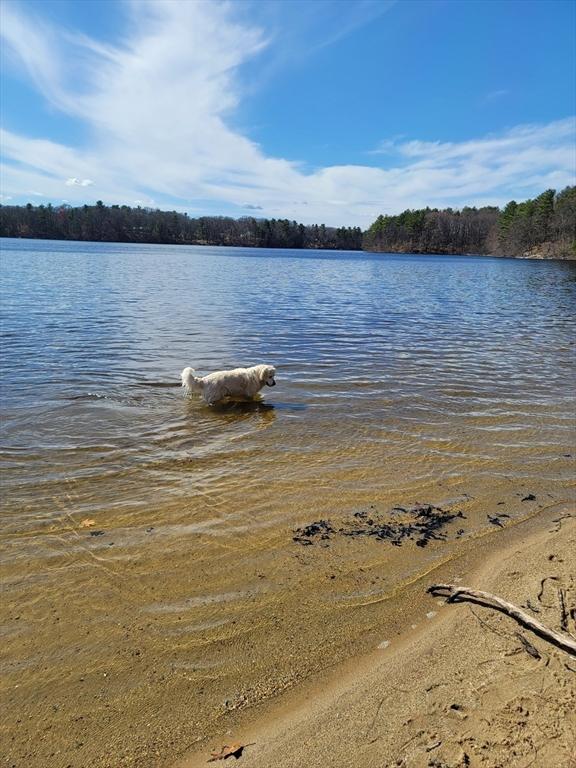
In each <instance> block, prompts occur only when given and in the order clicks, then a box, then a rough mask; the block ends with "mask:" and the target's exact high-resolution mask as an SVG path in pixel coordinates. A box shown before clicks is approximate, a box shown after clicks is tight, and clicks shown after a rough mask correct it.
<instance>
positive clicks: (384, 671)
mask: <svg viewBox="0 0 576 768" xmlns="http://www.w3.org/2000/svg"><path fill="white" fill-rule="evenodd" d="M490 544H492V540H491V541H490V542H485V543H481V544H480V545H479V547H478V549H477V550H476V552H475V553H473V554H470V555H469V556H466V557H463V558H458V559H457V560H454V561H452V562H451V563H449V564H447V565H445V566H441V567H440V568H438V569H436V570H435V571H434V573H430V574H428V575H427V576H426V577H424V578H422V579H420V580H419V581H418V584H417V585H416V588H415V589H414V590H413V593H414V595H416V594H418V597H416V599H415V600H411V599H409V598H410V596H409V595H408V596H406V600H405V610H406V612H407V613H408V614H409V615H410V617H411V620H412V621H413V624H412V629H408V631H405V632H403V633H401V634H400V635H399V636H396V637H395V636H393V635H391V634H389V633H388V632H387V629H386V626H383V627H382V640H383V642H382V643H381V646H379V647H378V648H376V649H375V650H374V651H373V652H371V653H369V654H368V655H367V656H364V657H362V658H356V659H353V660H351V661H349V662H348V663H346V664H344V665H343V666H342V667H339V668H338V669H336V670H334V671H332V672H330V673H328V674H326V675H324V676H321V677H319V678H317V679H316V680H314V681H313V682H312V683H310V684H307V685H305V686H303V687H302V688H301V689H300V690H299V691H297V692H295V693H294V692H292V693H288V694H287V695H286V696H285V697H284V698H283V699H280V700H279V701H277V702H275V703H272V704H270V705H268V708H267V709H263V711H262V713H261V714H260V715H259V716H257V717H256V719H254V717H251V716H250V713H247V714H246V715H245V716H244V717H243V718H241V719H238V721H237V722H236V723H235V724H234V723H226V722H223V723H222V731H221V733H220V734H218V735H217V736H216V737H213V738H211V739H208V740H206V741H205V742H204V743H203V744H202V747H201V748H198V749H197V751H196V752H194V753H191V754H190V755H188V756H187V757H185V758H184V759H182V760H180V761H178V762H177V763H176V764H175V768H199V766H201V765H204V764H205V763H206V760H207V759H208V757H209V756H210V753H211V752H212V751H219V750H220V749H221V748H222V746H224V745H226V744H231V743H238V744H251V746H248V747H246V749H245V750H244V757H243V764H245V765H246V766H247V768H269V766H272V765H273V766H276V767H277V768H297V766H304V765H305V766H307V767H308V768H324V766H326V765H342V766H353V765H358V766H360V765H361V766H363V768H382V767H383V766H390V767H391V766H405V767H406V768H408V767H410V768H425V767H426V766H430V765H438V766H440V765H441V766H450V768H464V767H465V766H471V768H475V767H476V766H483V768H489V767H492V766H494V767H496V766H500V765H502V764H504V763H506V764H507V765H509V766H511V768H520V766H525V765H528V764H532V765H538V766H544V765H554V766H556V768H569V766H573V765H574V763H573V757H574V755H573V734H574V728H575V727H576V659H574V658H572V657H571V656H570V655H568V654H567V653H564V652H562V651H560V650H557V649H556V648H555V647H554V646H552V645H550V644H549V643H546V642H545V641H543V640H541V639H539V638H538V637H535V636H534V635H533V634H532V633H530V632H528V631H526V630H523V629H522V628H521V627H519V626H518V625H517V624H516V623H515V622H514V621H513V620H512V619H511V618H509V617H507V616H503V615H501V614H499V613H497V612H495V611H491V610H489V609H486V608H482V607H479V606H475V605H471V604H454V605H446V604H444V602H443V601H440V600H438V599H434V598H431V597H423V596H424V595H425V589H426V587H427V586H428V585H429V584H431V583H434V582H436V581H438V580H449V581H455V582H457V583H458V584H462V585H467V586H471V587H475V588H477V589H484V590H489V591H492V592H493V593H495V594H498V595H500V596H503V597H505V598H506V599H508V600H511V601H513V602H515V603H516V604H517V605H524V606H528V609H527V610H528V612H530V611H532V612H533V613H534V615H537V617H538V620H539V621H541V622H544V623H546V624H547V625H548V626H550V627H551V628H554V629H559V622H560V615H561V614H560V606H559V603H558V589H559V588H560V587H563V588H565V589H566V593H567V595H568V604H569V605H573V603H574V598H575V597H576V595H575V590H576V585H575V584H574V574H573V573H572V572H571V567H570V566H571V562H572V553H573V552H574V551H575V549H576V511H575V510H574V509H570V508H562V507H561V506H560V505H559V506H558V507H556V508H555V509H553V510H549V511H547V512H545V513H542V514H540V515H538V516H537V517H536V518H532V519H530V520H528V521H524V522H522V523H519V524H518V525H517V526H515V527H514V528H510V529H508V530H507V531H505V532H503V535H502V537H501V538H499V539H498V540H497V541H496V542H495V543H494V546H493V547H492V548H491V549H490V548H489V545H490ZM527 563H529V564H530V567H529V568H527V567H526V564H527ZM575 629H576V627H575V626H574V620H573V618H572V619H571V620H570V626H569V630H570V631H571V632H572V633H573V634H574V631H575ZM522 638H524V639H522ZM531 759H533V762H532V763H530V760H531Z"/></svg>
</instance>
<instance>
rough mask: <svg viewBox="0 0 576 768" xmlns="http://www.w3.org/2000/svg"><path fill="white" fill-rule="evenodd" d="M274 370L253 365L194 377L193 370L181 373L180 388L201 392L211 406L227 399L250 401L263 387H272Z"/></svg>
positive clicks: (269, 366) (273, 384) (274, 382)
mask: <svg viewBox="0 0 576 768" xmlns="http://www.w3.org/2000/svg"><path fill="white" fill-rule="evenodd" d="M275 375H276V368H274V366H273V365H253V366H252V368H234V369H233V370H231V371H216V373H209V374H208V376H196V375H195V372H194V369H193V368H184V370H183V371H182V386H183V387H186V390H187V391H188V392H201V393H202V397H203V398H204V400H205V401H206V402H207V403H208V405H213V404H214V403H218V402H219V401H220V400H225V399H226V398H227V397H239V398H242V399H246V400H248V399H252V398H253V397H254V395H256V394H257V393H258V392H260V390H261V389H262V387H263V386H267V387H274V386H276V381H275V380H274V376H275Z"/></svg>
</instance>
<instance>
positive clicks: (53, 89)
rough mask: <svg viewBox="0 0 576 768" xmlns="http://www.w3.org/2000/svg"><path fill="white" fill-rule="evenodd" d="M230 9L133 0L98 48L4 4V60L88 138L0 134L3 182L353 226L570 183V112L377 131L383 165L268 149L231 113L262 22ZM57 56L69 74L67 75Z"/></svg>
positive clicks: (75, 198) (54, 195) (259, 43)
mask: <svg viewBox="0 0 576 768" xmlns="http://www.w3.org/2000/svg"><path fill="white" fill-rule="evenodd" d="M238 8H239V5H238V4H234V3H220V2H203V1H202V0H196V2H174V0H141V2H136V0H134V1H133V2H131V3H130V4H129V6H128V9H129V12H130V13H131V14H132V16H131V19H130V23H129V24H128V29H129V30H130V31H129V32H128V33H127V34H126V36H125V37H124V38H123V39H122V40H121V42H119V43H118V44H117V45H115V46H111V45H108V46H103V45H102V44H100V43H97V42H95V41H93V40H90V39H88V38H86V37H85V36H82V35H76V36H74V35H72V34H71V33H70V32H64V31H62V30H58V29H56V28H54V27H52V26H50V25H48V24H47V23H46V22H45V21H42V20H41V19H38V18H35V19H31V18H30V17H27V16H24V15H23V14H22V13H21V12H20V11H17V9H16V6H15V5H9V4H7V3H5V4H4V5H3V11H2V14H3V24H2V34H3V35H4V37H5V41H6V42H7V44H8V47H9V49H10V51H11V52H12V55H13V57H14V58H15V60H17V61H19V62H20V65H21V66H22V67H24V69H25V70H26V72H27V73H28V75H29V76H30V78H31V79H32V81H33V82H34V83H35V84H36V87H37V88H38V89H39V90H40V91H41V93H42V95H43V96H44V98H46V99H47V100H48V101H49V102H50V103H51V104H52V105H53V106H55V107H57V108H58V109H60V110H62V111H64V112H65V113H67V114H69V115H71V116H73V117H74V118H76V119H80V120H81V121H82V122H83V123H84V124H85V125H86V126H87V127H88V129H89V131H90V134H91V136H92V142H91V144H90V149H89V150H85V149H82V148H74V147H71V146H65V145H64V144H62V143H58V142H54V141H50V140H48V139H44V138H29V137H24V136H21V135H17V134H15V133H12V132H9V131H3V132H2V135H1V137H0V141H1V147H2V151H3V154H4V158H5V164H4V166H3V168H2V179H3V187H4V191H5V192H6V193H8V194H10V195H11V196H12V197H17V198H18V197H22V196H23V195H25V194H26V190H29V189H34V188H41V189H43V190H44V194H45V195H46V196H47V197H48V198H51V199H54V200H58V199H60V198H61V195H62V191H63V189H62V188H63V184H65V185H66V186H67V190H66V194H67V195H69V196H70V197H71V204H78V203H81V202H84V201H92V202H93V198H92V197H89V196H88V194H89V187H91V186H92V182H91V179H95V178H96V179H98V187H97V188H98V197H99V198H101V199H102V200H104V201H105V202H107V203H126V202H128V203H129V204H130V201H134V200H140V201H150V202H153V200H152V198H154V200H155V201H157V202H154V203H153V204H154V205H158V206H160V207H170V208H179V209H181V208H186V207H188V208H189V209H194V211H196V212H197V211H199V210H202V206H203V205H204V206H206V205H209V209H210V210H211V211H214V210H215V208H217V207H218V206H221V210H227V211H237V214H238V215H242V211H245V210H258V211H259V212H261V213H260V214H259V215H262V216H276V217H288V218H291V219H292V218H294V219H297V220H300V221H304V222H318V223H320V222H325V223H326V224H337V225H341V224H358V225H361V226H366V225H368V224H369V223H370V222H371V221H372V220H373V219H374V218H375V217H376V216H377V215H378V214H379V213H382V212H397V211H399V210H402V209H404V208H407V207H420V206H425V205H431V206H442V205H452V206H458V205H464V204H476V203H478V204H487V203H493V204H500V203H502V202H505V201H506V200H507V199H510V198H511V197H522V196H525V197H526V196H530V195H531V194H537V193H539V192H540V191H542V190H543V189H545V188H546V187H548V186H554V187H556V188H559V187H562V186H565V185H566V184H569V183H573V182H574V174H575V170H574V166H575V165H576V162H575V159H574V148H573V147H574V135H575V123H574V120H573V119H566V120H559V121H556V122H552V123H549V124H547V125H528V126H521V127H515V128H511V129H510V130H508V131H506V132H504V133H503V134H501V135H499V136H487V137H479V138H475V139H474V140H470V141H464V142H452V143H450V142H424V141H409V140H405V139H402V140H398V139H397V140H388V141H384V142H383V143H382V145H381V146H380V147H379V148H378V149H377V150H376V153H375V154H373V155H372V157H373V158H374V159H375V158H376V157H377V154H378V153H386V155H387V157H386V161H387V162H386V167H373V166H367V165H364V166H363V165H340V166H331V167H327V168H320V169H317V170H314V171H312V172H309V173H307V172H305V171H304V170H303V166H302V165H301V164H300V163H298V162H295V161H289V160H286V159H282V158H274V157H269V156H267V155H266V153H265V151H264V150H263V148H262V147H260V146H258V145H257V144H256V143H255V142H253V141H251V140H250V139H249V138H247V137H246V136H244V135H242V134H241V133H240V132H239V131H238V130H235V129H234V127H233V123H232V117H233V115H234V110H235V108H236V107H237V106H238V104H239V101H240V99H241V96H242V89H241V87H240V85H239V81H238V75H239V71H240V68H241V66H242V65H243V64H244V63H246V62H248V61H249V60H251V59H253V58H254V57H257V56H258V54H259V53H260V52H261V51H262V50H263V48H264V47H265V46H266V45H267V35H266V33H265V32H264V30H263V29H260V28H257V27H256V26H255V25H254V24H250V23H248V22H246V21H245V20H242V19H241V18H240V16H239V11H238ZM241 8H244V6H241ZM328 42H329V41H328ZM69 61H73V62H74V67H73V68H72V69H73V71H74V72H79V73H80V77H79V78H77V79H76V80H75V81H74V82H71V81H70V80H69V79H68V78H69V71H70V69H71V68H70V67H69V66H68V63H69ZM66 179H67V181H64V180H66ZM92 194H93V193H92ZM296 201H299V202H296ZM150 202H147V203H143V204H145V205H149V204H150Z"/></svg>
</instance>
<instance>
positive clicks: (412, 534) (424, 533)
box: [293, 504, 465, 547]
mask: <svg viewBox="0 0 576 768" xmlns="http://www.w3.org/2000/svg"><path fill="white" fill-rule="evenodd" d="M398 514H402V515H403V516H404V517H403V519H402V520H398V519H394V518H395V516H397V515H398ZM353 517H354V520H352V521H350V522H349V523H348V524H347V525H345V526H344V527H342V528H338V530H336V529H334V528H333V527H332V525H331V524H330V522H329V521H327V520H318V521H317V522H315V523H310V525H307V526H305V527H304V528H297V529H296V530H295V531H294V533H295V534H296V536H294V537H293V540H294V541H296V542H298V543H299V544H303V545H310V544H314V543H315V542H318V541H326V540H329V539H331V538H332V537H333V536H335V535H341V536H371V537H372V538H374V539H376V540H377V541H388V542H390V543H391V544H393V545H394V546H396V547H400V546H402V544H403V543H404V542H405V541H413V542H415V543H416V546H417V547H426V546H427V545H428V543H429V542H430V541H432V540H439V541H444V540H445V539H446V536H447V534H446V531H444V528H445V527H446V526H447V525H448V523H451V522H452V521H453V520H455V519H456V518H463V519H464V518H465V515H464V514H463V512H461V511H453V510H448V509H443V508H442V507H437V506H435V505H434V504H417V505H415V506H413V507H407V508H406V507H393V508H392V510H391V511H390V512H389V513H388V515H387V516H386V517H385V519H382V517H383V516H381V515H378V514H375V513H369V512H366V511H361V512H355V513H354V515H353ZM463 533H464V529H463V528H460V529H459V530H458V531H457V532H456V536H457V537H460V536H461V535H462V534H463Z"/></svg>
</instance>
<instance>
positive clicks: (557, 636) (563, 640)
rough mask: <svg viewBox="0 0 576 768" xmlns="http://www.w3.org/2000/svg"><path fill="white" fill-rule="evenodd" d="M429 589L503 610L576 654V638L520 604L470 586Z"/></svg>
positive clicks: (567, 650) (551, 641)
mask: <svg viewBox="0 0 576 768" xmlns="http://www.w3.org/2000/svg"><path fill="white" fill-rule="evenodd" d="M427 591H428V592H429V593H430V594H432V595H434V596H437V597H446V598H447V602H449V603H454V602H460V601H462V600H470V601H471V602H473V603H478V604H479V605H483V606H484V607H486V608H493V609H494V610H496V611H501V612H502V613H505V614H506V615H507V616H510V617H511V618H513V619H514V620H515V621H517V622H518V623H519V624H521V625H522V626H523V627H526V628H527V629H530V630H532V632H534V633H535V634H537V635H538V636H539V637H541V638H543V639H544V640H547V641H548V642H549V643H552V644H553V645H555V646H557V647H558V648H561V649H562V650H563V651H566V653H570V654H571V655H573V656H576V640H573V639H572V638H571V637H566V635H564V634H561V633H560V632H556V631H555V630H553V629H550V628H549V627H546V626H545V625H544V624H541V623H540V622H539V621H537V620H536V619H535V618H533V617H532V616H530V615H529V614H527V613H526V612H525V611H523V610H522V609H521V608H518V606H516V605H513V604H512V603H509V602H507V601H506V600H502V598H501V597H497V596H496V595H492V594H490V593H489V592H481V591H479V590H476V589H469V588H468V587H457V586H455V585H454V584H434V585H433V586H431V587H429V588H428V590H427Z"/></svg>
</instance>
